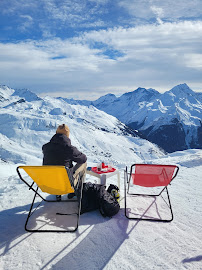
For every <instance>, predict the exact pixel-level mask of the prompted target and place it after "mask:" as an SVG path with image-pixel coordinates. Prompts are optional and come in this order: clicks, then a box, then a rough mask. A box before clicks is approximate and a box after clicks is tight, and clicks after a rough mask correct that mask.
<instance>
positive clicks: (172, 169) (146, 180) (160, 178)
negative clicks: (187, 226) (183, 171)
mask: <svg viewBox="0 0 202 270" xmlns="http://www.w3.org/2000/svg"><path fill="white" fill-rule="evenodd" d="M178 171H179V167H178V166H176V165H159V164H133V165H131V168H130V173H128V170H127V167H126V170H125V171H124V187H125V188H124V190H125V216H126V217H127V218H128V219H139V220H147V221H163V222H170V221H172V220H173V211H172V207H171V202H170V197H169V193H168V185H169V184H170V182H171V181H172V180H173V179H174V178H175V177H176V176H177V173H178ZM131 182H132V183H133V185H134V186H141V187H148V189H149V188H150V190H151V189H152V188H154V187H163V188H161V189H162V190H161V191H160V192H159V193H158V194H145V193H144V194H139V193H131V189H132V188H131ZM163 192H164V193H165V194H167V202H166V201H165V199H163V201H164V202H165V203H166V204H167V205H168V207H169V209H170V218H169V219H168V218H161V215H160V213H159V210H158V206H157V201H156V199H157V197H160V196H161V197H163V196H162V194H163ZM137 196H139V197H141V196H142V197H144V198H145V197H150V198H153V199H154V200H153V202H152V203H151V205H150V206H149V207H147V208H146V209H145V212H144V213H143V214H142V215H141V216H138V214H137V213H136V212H137V211H135V212H134V213H133V216H131V215H130V213H131V211H132V210H131V209H132V207H133V205H131V203H130V205H129V207H128V204H127V198H128V197H130V201H131V199H132V198H134V197H137ZM154 202H155V207H156V215H157V216H158V217H152V216H147V211H148V210H149V209H150V207H151V206H152V205H153V204H154Z"/></svg>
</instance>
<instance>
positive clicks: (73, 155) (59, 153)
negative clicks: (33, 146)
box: [42, 133, 87, 168]
mask: <svg viewBox="0 0 202 270" xmlns="http://www.w3.org/2000/svg"><path fill="white" fill-rule="evenodd" d="M42 151H43V155H44V157H43V165H62V166H66V167H69V168H71V167H72V166H73V163H72V162H73V161H75V162H76V163H79V164H82V163H85V162H86V160H87V157H86V155H84V154H83V153H81V152H80V151H79V150H78V149H77V148H76V147H75V146H72V145H71V140H70V139H69V138H68V137H67V136H66V135H64V134H59V133H57V134H55V135H54V136H53V137H52V139H51V140H50V142H49V143H46V144H44V145H43V146H42Z"/></svg>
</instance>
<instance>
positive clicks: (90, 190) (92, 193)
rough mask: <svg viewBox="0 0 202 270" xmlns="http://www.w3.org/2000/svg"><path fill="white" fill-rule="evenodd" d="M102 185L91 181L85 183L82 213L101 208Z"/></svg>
mask: <svg viewBox="0 0 202 270" xmlns="http://www.w3.org/2000/svg"><path fill="white" fill-rule="evenodd" d="M101 186H102V185H99V184H93V183H91V182H87V183H84V184H83V192H82V199H81V211H80V213H81V214H83V213H86V212H90V211H94V210H96V209H99V191H100V188H101Z"/></svg>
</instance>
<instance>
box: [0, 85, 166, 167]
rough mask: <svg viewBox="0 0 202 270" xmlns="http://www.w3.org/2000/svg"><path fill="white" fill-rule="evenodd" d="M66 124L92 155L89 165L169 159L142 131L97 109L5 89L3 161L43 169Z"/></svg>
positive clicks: (1, 90) (1, 93) (0, 112)
mask: <svg viewBox="0 0 202 270" xmlns="http://www.w3.org/2000/svg"><path fill="white" fill-rule="evenodd" d="M62 123H65V124H67V125H68V126H69V128H70V139H71V141H72V144H73V145H74V146H76V147H77V148H78V149H79V150H80V151H82V152H83V153H85V154H86V155H87V157H88V163H89V164H90V163H93V164H94V163H98V162H100V161H104V162H107V163H112V164H114V165H120V164H122V165H123V164H126V162H129V163H130V162H131V163H132V162H135V161H137V162H138V161H141V160H145V159H151V158H158V157H160V156H162V155H164V153H163V152H162V151H161V150H160V149H159V147H158V146H157V145H154V144H153V143H151V142H149V141H148V140H145V139H142V138H141V137H140V136H139V135H138V132H137V131H134V130H132V129H130V128H129V127H128V126H127V125H125V124H123V123H122V122H121V121H120V120H118V119H117V118H115V117H114V116H111V115H109V114H107V113H105V112H103V111H101V110H99V109H97V108H96V107H94V106H92V105H90V106H83V105H72V104H68V103H67V102H66V101H64V100H63V99H58V98H52V97H44V98H40V97H38V96H37V95H35V94H34V93H32V92H30V91H29V90H26V89H22V90H14V89H11V88H9V87H7V86H0V146H1V147H0V158H1V159H0V160H1V161H2V162H8V161H9V162H13V163H23V164H27V163H29V164H33V165H34V164H36V165H41V163H42V150H41V148H42V145H43V144H45V143H47V142H48V141H49V140H50V139H51V137H52V136H53V135H54V134H55V132H56V128H57V126H58V125H59V124H62Z"/></svg>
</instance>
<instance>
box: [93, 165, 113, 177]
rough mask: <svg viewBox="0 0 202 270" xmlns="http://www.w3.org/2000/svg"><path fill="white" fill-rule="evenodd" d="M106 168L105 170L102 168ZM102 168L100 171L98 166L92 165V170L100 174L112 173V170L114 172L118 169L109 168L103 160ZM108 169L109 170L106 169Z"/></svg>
mask: <svg viewBox="0 0 202 270" xmlns="http://www.w3.org/2000/svg"><path fill="white" fill-rule="evenodd" d="M102 169H104V170H102ZM102 169H101V170H99V171H98V168H97V167H92V168H91V171H92V172H95V173H98V174H102V173H110V172H114V171H116V169H115V168H111V167H110V168H109V167H108V166H107V165H105V164H104V163H103V162H102ZM106 169H107V170H106Z"/></svg>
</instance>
